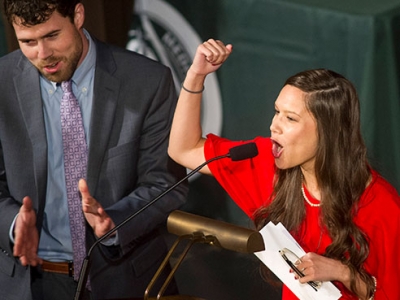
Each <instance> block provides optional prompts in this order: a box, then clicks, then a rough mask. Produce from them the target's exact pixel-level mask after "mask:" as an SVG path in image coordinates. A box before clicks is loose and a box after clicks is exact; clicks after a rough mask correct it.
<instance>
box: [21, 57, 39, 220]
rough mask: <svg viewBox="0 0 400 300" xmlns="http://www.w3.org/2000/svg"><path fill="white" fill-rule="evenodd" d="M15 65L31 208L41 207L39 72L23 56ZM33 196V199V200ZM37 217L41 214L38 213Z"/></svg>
mask: <svg viewBox="0 0 400 300" xmlns="http://www.w3.org/2000/svg"><path fill="white" fill-rule="evenodd" d="M19 67H20V68H21V69H22V72H19V73H18V74H17V75H16V76H14V85H15V90H16V91H17V98H18V102H19V106H20V108H21V112H22V115H23V118H24V122H25V126H26V129H27V132H28V135H29V138H30V141H31V144H32V151H33V166H34V168H33V172H34V174H35V182H36V189H37V190H36V191H37V194H36V195H32V196H31V197H32V198H33V197H36V199H33V200H34V201H33V202H34V205H35V208H36V209H37V211H38V212H39V213H40V212H42V211H43V207H44V199H45V195H46V182H47V140H46V132H45V124H44V117H43V103H42V98H41V93H40V84H39V74H38V71H37V70H36V68H35V67H34V66H33V65H32V64H31V63H30V62H29V61H28V60H26V59H25V58H24V57H22V59H21V60H20V63H19ZM35 200H36V201H35ZM38 219H40V220H41V218H40V217H39V216H38Z"/></svg>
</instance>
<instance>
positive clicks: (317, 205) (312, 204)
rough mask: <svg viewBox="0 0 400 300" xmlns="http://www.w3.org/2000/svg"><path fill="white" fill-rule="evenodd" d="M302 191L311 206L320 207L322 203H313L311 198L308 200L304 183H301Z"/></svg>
mask: <svg viewBox="0 0 400 300" xmlns="http://www.w3.org/2000/svg"><path fill="white" fill-rule="evenodd" d="M301 193H302V194H303V197H304V200H306V202H307V203H308V204H310V206H312V207H320V206H321V203H318V204H315V203H312V202H311V201H310V200H308V198H307V196H306V193H305V192H304V187H303V185H301Z"/></svg>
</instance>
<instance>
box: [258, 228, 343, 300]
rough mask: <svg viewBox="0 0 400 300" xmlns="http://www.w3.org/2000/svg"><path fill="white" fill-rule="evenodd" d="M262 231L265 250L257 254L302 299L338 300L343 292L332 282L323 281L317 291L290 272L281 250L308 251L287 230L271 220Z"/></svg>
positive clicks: (298, 254)
mask: <svg viewBox="0 0 400 300" xmlns="http://www.w3.org/2000/svg"><path fill="white" fill-rule="evenodd" d="M260 233H261V235H262V237H263V239H264V244H265V250H264V251H260V252H256V253H255V255H256V256H257V257H258V258H259V259H260V260H261V261H262V262H263V263H264V264H265V265H266V266H267V267H268V268H269V269H270V270H271V271H272V272H274V273H275V275H276V276H277V277H278V278H279V279H280V280H281V281H282V282H283V283H284V284H285V285H286V286H287V287H288V288H289V289H290V290H291V291H292V292H293V293H294V294H295V295H296V296H297V297H298V298H299V299H301V300H337V299H339V298H340V297H341V293H340V291H339V289H338V288H337V287H335V286H334V285H333V284H332V283H331V282H323V283H322V286H321V287H320V288H318V290H317V291H315V290H314V289H313V288H312V287H311V286H310V285H308V284H307V283H305V284H302V283H300V282H299V281H298V280H296V279H295V278H294V273H290V272H289V270H290V267H289V265H288V264H287V263H286V262H285V261H284V259H283V258H282V256H281V254H280V253H279V250H281V249H283V248H288V249H289V250H291V251H292V252H293V253H294V254H296V255H297V256H298V257H302V256H303V255H305V254H306V253H305V252H304V250H303V249H302V248H301V247H300V245H299V244H298V243H297V242H296V240H295V239H294V238H293V237H292V236H291V234H290V233H289V232H288V231H287V230H286V228H285V227H284V226H283V225H282V224H281V223H278V224H277V225H275V224H273V223H272V222H269V223H268V224H267V225H266V226H265V227H264V228H263V229H261V230H260Z"/></svg>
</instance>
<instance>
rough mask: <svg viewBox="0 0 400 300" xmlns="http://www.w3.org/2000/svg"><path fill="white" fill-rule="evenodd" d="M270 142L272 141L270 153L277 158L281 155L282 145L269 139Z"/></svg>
mask: <svg viewBox="0 0 400 300" xmlns="http://www.w3.org/2000/svg"><path fill="white" fill-rule="evenodd" d="M271 142H272V155H273V156H274V157H275V158H279V157H280V156H281V155H282V152H283V147H282V145H281V144H279V143H278V142H276V141H274V140H273V139H271Z"/></svg>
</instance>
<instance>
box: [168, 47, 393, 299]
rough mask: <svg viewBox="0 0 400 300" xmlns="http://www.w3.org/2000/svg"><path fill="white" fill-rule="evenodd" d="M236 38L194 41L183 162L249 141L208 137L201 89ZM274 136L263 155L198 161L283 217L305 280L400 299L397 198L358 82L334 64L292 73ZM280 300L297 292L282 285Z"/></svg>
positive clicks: (182, 118) (175, 141)
mask: <svg viewBox="0 0 400 300" xmlns="http://www.w3.org/2000/svg"><path fill="white" fill-rule="evenodd" d="M231 52H232V45H226V46H225V45H224V44H223V43H222V42H221V41H216V40H208V41H207V42H205V43H203V44H202V45H200V46H199V47H198V49H197V52H196V55H195V58H194V61H193V64H192V65H191V67H190V68H189V70H188V72H187V75H186V78H185V81H184V82H183V85H182V91H181V94H180V97H179V101H178V106H177V108H176V112H175V117H174V121H173V126H172V130H171V136H170V146H169V154H170V156H171V157H172V158H173V159H174V160H175V161H177V162H178V163H180V164H182V165H184V166H186V167H187V168H192V169H193V168H195V167H196V166H198V165H200V164H201V163H202V162H204V161H205V160H206V159H209V158H212V157H214V156H217V155H221V154H225V153H227V152H228V150H229V149H230V148H231V147H233V146H236V145H239V144H242V143H245V142H244V141H230V140H227V139H224V138H220V137H217V136H215V135H212V134H209V135H208V136H207V138H206V139H205V138H203V137H202V129H201V122H200V111H201V92H202V91H203V89H204V87H203V85H204V80H205V78H206V76H207V74H209V73H211V72H214V71H216V70H217V69H218V68H219V67H220V66H221V64H222V63H223V62H224V61H225V60H226V59H227V58H228V56H229V55H230V53H231ZM270 130H271V137H270V138H264V137H257V138H255V139H254V140H253V141H254V142H255V143H256V144H257V147H258V150H259V155H258V156H256V157H255V158H253V159H251V160H244V161H241V162H232V161H231V160H229V159H225V160H219V161H215V162H212V163H210V164H209V165H208V166H206V167H204V168H203V169H202V172H203V173H205V174H212V175H213V176H215V177H216V178H217V180H218V181H219V182H220V184H221V185H222V186H223V187H224V189H225V190H226V191H227V192H228V193H229V195H230V196H231V198H232V199H233V200H234V201H235V202H236V203H237V204H238V205H239V206H240V207H241V208H242V209H243V210H244V211H245V212H246V213H247V214H248V215H249V217H251V218H252V219H253V220H254V221H255V224H256V225H257V228H259V229H261V228H262V227H263V226H264V225H266V224H267V223H268V222H269V221H273V222H274V223H277V222H282V224H283V225H285V227H286V228H287V229H288V230H289V231H290V232H291V234H292V235H293V236H294V237H295V239H296V240H297V241H298V242H299V244H300V245H301V246H302V247H303V249H304V250H305V251H306V253H307V254H306V255H305V256H304V257H301V259H300V261H299V264H298V265H297V268H298V269H300V270H302V271H303V273H304V275H305V276H304V277H302V278H299V281H300V282H301V283H306V282H308V281H332V282H333V283H334V284H335V285H336V286H337V287H338V288H339V289H340V290H341V293H342V295H343V296H342V298H341V299H377V300H381V299H382V300H383V299H390V300H393V299H400V288H399V285H398V284H397V283H395V281H397V280H398V279H397V278H398V274H399V272H400V259H399V254H398V253H399V250H400V242H399V241H400V240H399V239H398V236H399V234H400V198H399V196H398V194H397V192H396V190H395V189H394V188H393V187H392V186H391V185H390V184H389V183H387V182H386V181H385V180H384V179H383V178H382V177H381V176H380V175H379V174H378V173H377V172H376V171H374V170H373V169H371V167H370V166H369V164H368V162H367V158H366V157H367V155H366V147H365V145H364V142H363V139H362V137H361V133H360V113H359V100H358V96H357V93H356V91H355V89H354V87H353V85H352V84H351V83H350V82H349V81H348V80H347V79H345V78H344V77H343V76H341V75H339V74H337V73H335V72H332V71H329V70H324V69H320V70H310V71H305V72H302V73H299V74H296V75H294V76H292V77H290V78H289V79H288V80H287V81H286V82H285V84H284V86H283V88H282V90H281V92H280V94H279V96H278V98H277V100H276V102H275V116H274V118H273V120H272V124H271V127H270ZM282 298H283V299H297V298H296V297H295V296H294V295H293V294H292V293H291V291H290V290H288V289H287V288H286V287H285V286H284V288H283V293H282Z"/></svg>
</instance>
